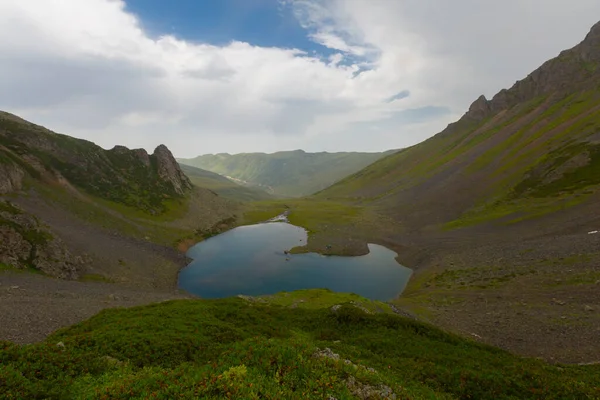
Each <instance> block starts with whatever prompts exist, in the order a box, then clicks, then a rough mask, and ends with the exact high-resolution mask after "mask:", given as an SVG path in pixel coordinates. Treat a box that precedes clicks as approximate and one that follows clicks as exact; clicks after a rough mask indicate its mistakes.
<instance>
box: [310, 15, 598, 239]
mask: <svg viewBox="0 0 600 400" xmlns="http://www.w3.org/2000/svg"><path fill="white" fill-rule="evenodd" d="M599 48H600V26H599V25H596V26H595V27H594V28H593V29H592V31H591V32H590V34H589V35H588V36H587V38H586V39H585V40H584V41H583V42H582V43H581V44H579V45H578V46H576V47H574V48H573V49H571V50H567V51H564V52H562V53H561V54H560V56H558V57H557V58H555V59H552V60H550V61H548V62H547V63H545V64H544V65H543V66H541V67H540V68H539V69H538V70H536V71H534V72H533V73H531V74H530V75H529V76H528V77H527V78H525V79H524V80H522V81H519V82H517V83H516V84H515V85H514V86H513V87H512V88H511V89H509V90H502V91H501V92H499V93H498V94H497V95H496V96H494V98H493V99H492V100H489V101H488V100H486V99H485V98H484V97H480V98H479V99H478V100H477V101H476V102H474V103H473V105H472V106H471V108H470V109H469V111H468V112H467V113H466V114H465V115H464V116H463V117H462V118H461V119H460V120H459V121H458V122H456V123H453V124H450V125H449V126H448V127H447V128H446V129H445V130H444V131H442V132H440V133H439V134H437V135H436V136H434V137H432V138H431V139H429V140H426V141H424V142H422V143H420V144H418V145H415V146H413V147H411V148H407V149H404V150H402V151H400V152H398V153H397V154H393V155H391V156H388V157H386V158H384V159H381V160H379V161H377V162H375V163H374V164H372V165H370V166H368V167H367V168H365V169H363V170H361V171H359V172H357V173H355V174H353V175H352V176H349V177H347V178H345V179H344V180H342V181H340V182H338V183H337V184H335V185H333V186H332V187H331V188H328V189H325V190H324V191H322V192H321V193H319V194H318V195H317V197H319V198H329V199H341V200H346V201H354V202H358V203H363V204H369V205H370V206H372V207H375V208H377V209H379V210H381V211H382V212H385V213H388V214H389V215H392V216H394V217H395V218H396V219H400V220H402V221H403V222H404V223H405V224H407V225H408V226H412V227H417V226H420V227H423V226H425V227H427V226H437V227H444V228H445V229H454V228H459V227H464V226H470V225H474V224H480V223H488V222H494V223H500V224H512V223H516V222H520V221H523V220H525V219H529V218H533V217H538V216H541V215H545V214H548V213H553V212H555V211H559V210H563V209H565V208H569V207H572V206H574V205H577V204H580V203H582V202H585V201H586V200H587V199H588V198H590V196H591V195H593V194H594V193H596V191H597V189H598V188H599V184H600V178H599V177H600V169H599V168H600V162H599V160H600V158H599V156H598V154H600V151H599V150H600V94H599V92H598V90H597V89H598V87H599V86H600V51H599Z"/></svg>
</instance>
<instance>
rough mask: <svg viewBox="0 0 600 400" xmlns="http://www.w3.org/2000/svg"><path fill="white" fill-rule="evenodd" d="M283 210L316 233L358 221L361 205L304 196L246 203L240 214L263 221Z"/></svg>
mask: <svg viewBox="0 0 600 400" xmlns="http://www.w3.org/2000/svg"><path fill="white" fill-rule="evenodd" d="M284 211H288V212H289V215H288V220H289V221H290V223H291V224H293V225H297V226H301V227H303V228H305V229H306V230H307V231H308V232H309V233H316V232H319V231H321V230H323V229H324V228H325V227H326V226H328V225H331V226H343V225H349V224H352V223H354V222H357V220H358V219H360V217H361V215H362V213H363V212H364V209H363V208H362V207H359V206H352V205H347V204H343V203H339V202H334V201H325V200H316V199H311V198H306V199H293V200H292V199H288V200H275V201H261V202H255V203H251V204H249V205H247V206H246V210H245V212H244V216H243V219H242V220H243V223H244V224H254V223H258V222H264V221H266V220H267V219H270V218H273V217H275V216H277V215H279V214H282V213H283V212H284Z"/></svg>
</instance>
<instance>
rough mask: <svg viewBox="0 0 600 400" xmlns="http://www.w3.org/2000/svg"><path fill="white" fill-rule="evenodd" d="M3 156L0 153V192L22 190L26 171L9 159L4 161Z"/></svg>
mask: <svg viewBox="0 0 600 400" xmlns="http://www.w3.org/2000/svg"><path fill="white" fill-rule="evenodd" d="M1 157H2V154H1V153H0V194H5V193H11V192H16V191H18V190H21V187H22V186H23V178H25V171H23V170H22V169H21V168H20V167H18V166H17V165H15V164H14V163H12V162H10V161H8V160H6V161H4V162H3V159H2V158H1Z"/></svg>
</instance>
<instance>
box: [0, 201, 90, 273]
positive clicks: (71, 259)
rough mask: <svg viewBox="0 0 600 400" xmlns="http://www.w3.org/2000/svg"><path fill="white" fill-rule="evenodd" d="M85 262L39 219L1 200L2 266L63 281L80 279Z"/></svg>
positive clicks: (0, 249) (0, 250) (0, 259)
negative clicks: (43, 225)
mask: <svg viewBox="0 0 600 400" xmlns="http://www.w3.org/2000/svg"><path fill="white" fill-rule="evenodd" d="M85 261H86V260H84V258H82V257H76V256H73V255H72V254H71V253H70V252H69V251H68V250H67V248H66V247H65V245H64V244H63V242H62V241H61V240H60V239H58V238H56V237H54V236H53V235H52V233H51V232H49V231H48V230H46V229H45V228H43V227H42V226H40V224H39V222H38V221H37V219H36V218H35V217H33V216H31V215H29V214H26V213H25V212H24V211H23V210H21V209H20V208H18V207H16V206H14V205H13V204H11V203H8V202H6V201H4V200H0V263H2V264H5V265H9V266H11V267H14V268H17V269H27V268H34V269H37V270H39V271H41V272H43V273H45V274H47V275H50V276H53V277H56V278H61V279H77V278H78V277H79V271H80V269H81V267H82V266H83V264H84V262H85Z"/></svg>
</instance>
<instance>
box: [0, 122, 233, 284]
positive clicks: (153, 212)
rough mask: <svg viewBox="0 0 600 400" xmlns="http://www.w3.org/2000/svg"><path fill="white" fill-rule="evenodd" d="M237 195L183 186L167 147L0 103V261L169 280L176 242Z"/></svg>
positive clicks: (204, 228)
mask: <svg viewBox="0 0 600 400" xmlns="http://www.w3.org/2000/svg"><path fill="white" fill-rule="evenodd" d="M236 209H237V204H234V202H231V201H229V200H228V199H226V198H222V197H220V196H217V195H216V194H215V193H214V192H212V191H211V190H208V189H205V188H199V187H193V186H192V184H191V182H190V180H189V178H188V177H187V176H186V175H185V174H184V173H183V172H182V171H181V169H180V168H179V165H178V164H177V162H176V161H175V159H174V157H173V156H172V154H171V152H170V151H169V150H168V149H167V148H166V147H165V146H162V145H161V146H158V147H157V148H156V150H155V151H154V153H153V154H148V153H147V152H146V151H145V150H143V149H135V150H129V149H127V148H125V147H122V146H115V147H114V148H113V149H111V150H104V149H102V148H101V147H99V146H97V145H95V144H94V143H91V142H88V141H85V140H80V139H76V138H73V137H69V136H66V135H62V134H58V133H55V132H52V131H50V130H48V129H46V128H44V127H41V126H38V125H35V124H33V123H30V122H28V121H25V120H23V119H21V118H19V117H17V116H14V115H12V114H8V113H2V112H0V213H2V215H0V234H1V235H2V237H3V240H2V241H1V242H0V263H2V264H5V265H8V266H11V267H12V268H17V269H30V270H37V271H43V272H44V273H46V274H48V275H51V276H54V277H60V278H68V279H87V278H88V277H90V276H94V277H96V278H98V279H103V280H109V281H112V282H120V283H126V284H133V282H134V281H136V280H137V284H138V285H141V286H152V287H155V288H159V287H160V288H169V289H171V288H172V287H173V285H174V282H175V281H176V276H177V271H178V270H179V268H180V267H181V266H182V265H183V264H184V263H185V258H184V257H183V255H182V254H181V253H180V252H179V251H178V250H176V248H177V247H179V248H180V249H179V250H185V248H186V247H187V246H189V245H190V244H192V243H193V242H194V241H197V240H201V239H202V237H204V236H206V235H208V233H207V232H211V233H213V232H215V230H221V229H225V226H226V224H225V223H224V222H223V221H230V222H232V221H233V220H235V217H234V214H235V212H236Z"/></svg>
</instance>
